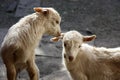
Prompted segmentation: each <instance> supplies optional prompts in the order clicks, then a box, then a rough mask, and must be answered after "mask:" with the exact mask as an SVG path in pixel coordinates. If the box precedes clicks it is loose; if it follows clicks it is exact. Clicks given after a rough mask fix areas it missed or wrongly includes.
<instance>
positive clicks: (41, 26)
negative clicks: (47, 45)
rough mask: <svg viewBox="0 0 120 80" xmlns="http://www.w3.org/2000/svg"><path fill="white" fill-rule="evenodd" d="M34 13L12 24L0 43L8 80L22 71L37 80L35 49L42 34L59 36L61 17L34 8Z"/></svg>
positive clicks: (57, 14)
mask: <svg viewBox="0 0 120 80" xmlns="http://www.w3.org/2000/svg"><path fill="white" fill-rule="evenodd" d="M34 11H35V13H33V14H30V15H27V16H25V17H24V18H22V19H20V21H18V22H17V23H16V24H14V25H13V26H12V27H11V28H10V29H9V31H8V33H7V34H6V36H5V38H4V40H3V42H2V46H1V51H0V53H1V56H2V60H3V62H4V64H5V66H6V70H7V78H8V80H16V79H17V75H18V73H19V72H20V71H21V70H23V69H26V70H27V72H28V74H29V77H30V80H39V71H38V68H37V65H36V63H35V48H36V47H37V46H38V45H39V41H40V40H41V38H42V36H43V35H44V34H49V35H53V36H60V33H61V30H60V22H61V17H60V15H59V13H58V12H57V11H56V10H55V9H53V8H41V7H35V8H34Z"/></svg>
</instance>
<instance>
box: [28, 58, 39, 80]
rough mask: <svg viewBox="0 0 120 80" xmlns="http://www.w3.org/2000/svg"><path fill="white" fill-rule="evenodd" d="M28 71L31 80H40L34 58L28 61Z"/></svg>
mask: <svg viewBox="0 0 120 80" xmlns="http://www.w3.org/2000/svg"><path fill="white" fill-rule="evenodd" d="M27 71H28V74H29V76H30V80H39V70H38V67H37V65H36V64H35V60H34V58H31V59H29V60H28V61H27Z"/></svg>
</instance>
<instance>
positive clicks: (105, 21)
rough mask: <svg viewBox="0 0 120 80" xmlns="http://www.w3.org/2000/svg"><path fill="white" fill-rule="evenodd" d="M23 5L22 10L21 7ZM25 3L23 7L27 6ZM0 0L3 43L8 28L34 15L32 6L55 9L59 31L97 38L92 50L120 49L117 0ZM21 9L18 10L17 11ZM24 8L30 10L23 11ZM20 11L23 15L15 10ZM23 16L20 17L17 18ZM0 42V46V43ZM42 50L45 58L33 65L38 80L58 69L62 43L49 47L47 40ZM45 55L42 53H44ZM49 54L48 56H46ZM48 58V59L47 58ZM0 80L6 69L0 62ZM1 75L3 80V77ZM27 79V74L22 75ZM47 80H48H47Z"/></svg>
mask: <svg viewBox="0 0 120 80" xmlns="http://www.w3.org/2000/svg"><path fill="white" fill-rule="evenodd" d="M20 1H23V4H24V3H25V4H24V6H21V5H20ZM27 1H28V3H27V4H26V2H27ZM30 1H33V2H31V3H30V2H29V0H0V31H1V32H0V36H1V38H0V40H1V41H2V40H3V37H4V35H5V34H6V32H7V30H8V28H9V27H11V26H12V25H13V24H15V23H16V22H17V21H18V20H19V19H20V18H21V17H23V16H25V15H27V14H30V13H32V12H34V11H33V9H32V8H33V7H32V6H38V5H40V6H41V7H54V8H55V9H56V10H57V11H58V12H59V13H60V15H61V17H62V22H61V29H62V31H63V32H64V31H69V30H77V31H79V32H81V33H84V32H87V33H88V34H89V35H90V34H91V33H92V34H95V35H96V36H97V38H96V40H95V41H94V45H95V46H99V47H101V46H104V47H111V48H113V47H119V46H120V0H37V2H39V3H37V4H38V5H33V3H35V1H36V0H30ZM19 5H20V7H19ZM26 7H30V9H29V11H27V10H28V9H25V8H26ZM18 9H21V11H22V12H18V13H17V10H18ZM24 12H26V13H25V14H24ZM16 14H18V15H22V16H16ZM1 41H0V43H1ZM41 43H42V44H41V45H42V46H43V49H44V48H46V47H47V49H48V51H46V52H45V55H40V56H37V58H36V63H37V65H38V67H39V69H40V74H41V77H44V76H46V75H49V74H51V73H52V72H54V71H57V70H60V69H61V66H62V65H61V50H62V47H61V43H55V44H54V43H51V42H50V41H49V39H48V36H44V37H43V40H42V41H41ZM43 51H44V50H43ZM47 53H49V54H47ZM51 54H52V56H51ZM48 55H49V56H48ZM0 72H1V73H0V80H4V78H2V77H4V76H5V75H4V74H5V67H4V65H3V63H2V62H1V60H0ZM2 75H3V76H2ZM22 76H23V77H26V73H24V74H23V75H22ZM48 80H49V79H48Z"/></svg>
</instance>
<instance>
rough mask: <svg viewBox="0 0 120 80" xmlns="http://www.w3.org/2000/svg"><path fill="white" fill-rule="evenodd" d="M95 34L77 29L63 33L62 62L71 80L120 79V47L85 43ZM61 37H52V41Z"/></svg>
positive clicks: (92, 38) (93, 37)
mask: <svg viewBox="0 0 120 80" xmlns="http://www.w3.org/2000/svg"><path fill="white" fill-rule="evenodd" d="M95 37H96V36H95V35H92V36H83V35H82V34H80V33H79V32H77V31H69V32H66V33H64V35H63V39H62V43H63V51H62V54H63V56H64V58H63V63H64V64H65V66H66V68H67V69H68V71H69V72H70V74H71V76H72V78H73V80H120V48H105V47H100V48H99V47H94V46H91V45H88V44H86V42H88V41H92V40H94V39H95ZM59 38H61V37H55V38H53V41H54V40H55V41H57V40H59Z"/></svg>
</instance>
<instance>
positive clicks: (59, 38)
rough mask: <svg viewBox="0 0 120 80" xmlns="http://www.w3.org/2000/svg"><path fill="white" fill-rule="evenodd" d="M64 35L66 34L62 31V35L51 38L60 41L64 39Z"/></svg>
mask: <svg viewBox="0 0 120 80" xmlns="http://www.w3.org/2000/svg"><path fill="white" fill-rule="evenodd" d="M64 35H65V33H61V35H60V36H58V37H54V38H51V39H50V40H51V41H53V42H58V41H59V40H61V39H63V37H64Z"/></svg>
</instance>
